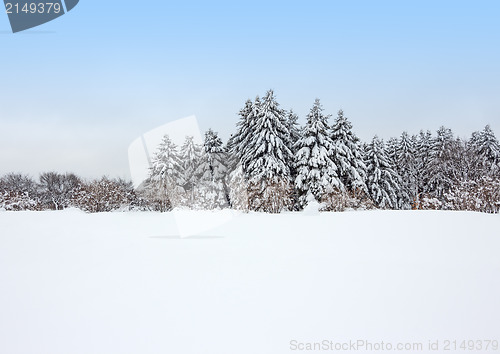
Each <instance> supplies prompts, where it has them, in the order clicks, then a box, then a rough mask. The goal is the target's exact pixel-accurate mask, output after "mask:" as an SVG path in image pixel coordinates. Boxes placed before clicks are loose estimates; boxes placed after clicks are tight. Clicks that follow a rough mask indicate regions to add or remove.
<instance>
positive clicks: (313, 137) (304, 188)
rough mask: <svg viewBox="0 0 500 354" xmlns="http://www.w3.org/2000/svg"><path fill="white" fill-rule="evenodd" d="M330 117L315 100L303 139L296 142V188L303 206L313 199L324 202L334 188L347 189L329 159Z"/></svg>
mask: <svg viewBox="0 0 500 354" xmlns="http://www.w3.org/2000/svg"><path fill="white" fill-rule="evenodd" d="M328 118H329V116H327V115H324V114H323V107H322V106H321V103H320V101H319V99H316V101H315V102H314V105H313V107H312V108H311V110H310V112H309V114H308V115H307V123H306V126H305V127H304V129H303V134H302V137H301V138H300V139H299V140H298V142H297V143H296V149H297V152H296V155H295V161H296V164H295V167H296V170H297V177H296V178H295V187H296V189H297V191H298V193H299V202H300V204H301V206H302V207H304V206H305V205H306V203H307V202H308V201H309V200H310V199H311V196H312V197H314V199H315V200H316V201H318V202H322V201H323V200H324V198H325V197H327V195H329V194H331V193H333V192H334V189H337V190H343V188H344V186H343V185H342V182H341V181H340V179H339V177H338V174H337V170H338V169H337V166H336V165H335V163H334V162H333V161H332V160H331V158H330V154H331V150H332V149H333V142H332V140H331V138H330V137H329V127H328Z"/></svg>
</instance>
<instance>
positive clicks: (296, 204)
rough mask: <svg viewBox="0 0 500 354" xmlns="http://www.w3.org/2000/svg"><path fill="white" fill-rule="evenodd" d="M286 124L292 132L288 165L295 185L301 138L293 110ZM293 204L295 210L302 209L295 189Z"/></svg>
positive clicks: (287, 117) (289, 142) (289, 112)
mask: <svg viewBox="0 0 500 354" xmlns="http://www.w3.org/2000/svg"><path fill="white" fill-rule="evenodd" d="M286 122H287V126H288V131H289V132H290V136H289V141H288V144H287V146H288V148H289V149H290V151H291V152H292V160H291V161H289V162H288V163H287V164H288V166H289V167H290V176H291V180H292V184H293V183H294V181H295V179H296V177H297V169H296V168H295V155H296V153H297V142H298V141H299V139H300V137H301V128H300V126H299V116H298V115H297V114H295V112H294V111H293V110H292V109H290V110H289V111H288V112H286ZM292 204H293V210H299V209H300V207H301V206H300V204H301V203H300V201H299V193H298V191H297V189H296V188H293V193H292Z"/></svg>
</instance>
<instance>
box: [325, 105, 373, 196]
mask: <svg viewBox="0 0 500 354" xmlns="http://www.w3.org/2000/svg"><path fill="white" fill-rule="evenodd" d="M332 141H333V150H332V160H333V162H334V163H335V165H336V166H337V168H338V175H339V177H340V180H341V182H342V185H344V186H345V187H346V188H347V191H349V192H353V193H358V192H361V191H362V192H367V188H366V184H365V179H366V166H365V164H364V162H363V156H362V154H361V148H360V143H359V139H358V137H357V136H356V135H355V134H354V133H353V131H352V124H351V123H350V122H349V120H348V119H347V118H346V117H345V116H344V112H343V111H342V110H340V111H339V112H338V116H337V118H336V120H335V124H334V125H333V127H332Z"/></svg>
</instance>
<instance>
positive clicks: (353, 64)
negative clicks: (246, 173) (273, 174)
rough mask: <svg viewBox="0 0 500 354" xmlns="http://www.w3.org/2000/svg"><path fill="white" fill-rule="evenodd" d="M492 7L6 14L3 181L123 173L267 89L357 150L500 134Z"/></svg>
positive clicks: (119, 8)
mask: <svg viewBox="0 0 500 354" xmlns="http://www.w3.org/2000/svg"><path fill="white" fill-rule="evenodd" d="M499 18H500V3H499V2H498V1H477V2H470V1H439V2H436V1H419V2H407V1H377V2H375V1H348V2H346V1H261V0H258V1H252V2H249V1H239V2H236V1H212V2H202V1H184V2H182V3H180V2H175V3H174V2H169V1H160V0H150V1H147V2H140V3H139V2H132V1H116V0H110V1H106V2H104V1H90V0H80V3H79V5H78V6H77V7H75V9H73V10H72V11H71V12H70V13H68V14H66V15H64V16H62V17H61V18H59V19H56V20H54V21H52V22H50V23H47V24H45V25H43V26H40V27H37V28H35V29H33V30H30V31H27V32H22V33H18V34H12V33H10V26H9V23H8V19H7V15H6V14H4V15H0V43H1V51H2V52H1V53H2V55H1V57H0V65H1V69H2V71H1V72H2V73H1V76H0V93H1V95H0V174H3V173H6V172H9V171H20V172H25V173H29V174H31V175H32V176H34V177H37V175H38V173H39V172H42V171H48V170H55V171H60V172H64V171H72V172H75V173H78V174H80V175H82V176H84V177H97V176H100V175H103V174H106V175H108V176H112V177H125V178H127V177H128V173H129V172H128V160H127V148H128V146H129V144H130V143H131V142H132V141H133V140H134V139H135V138H136V137H138V136H139V135H141V134H142V133H145V132H146V131H149V130H151V129H153V128H155V127H157V126H159V125H162V124H165V123H168V122H170V121H173V120H176V119H180V118H183V117H186V116H189V115H192V114H194V115H196V116H197V118H198V121H199V124H200V126H201V128H202V129H208V128H210V127H211V128H213V129H214V130H216V131H218V132H220V134H221V136H222V137H223V138H224V139H227V137H229V134H230V133H231V132H233V131H234V128H235V124H236V122H237V119H238V117H237V112H238V110H239V109H240V108H241V107H242V106H243V105H244V102H245V100H246V99H247V98H254V97H255V96H256V95H263V94H265V92H266V90H268V89H269V88H273V89H274V90H275V93H276V95H277V98H278V101H279V102H280V104H281V105H282V107H283V108H286V109H289V108H293V109H294V110H295V111H296V112H297V113H298V114H299V115H300V118H301V123H303V122H304V120H305V115H306V114H307V112H308V110H309V109H310V107H311V106H312V103H313V102H314V99H315V98H316V97H318V98H320V99H321V101H322V103H323V106H324V108H325V110H326V112H327V113H330V114H333V115H335V113H336V111H337V110H338V109H339V108H342V109H343V110H344V112H345V114H346V116H348V117H349V118H350V120H351V122H352V123H353V125H354V130H355V132H356V133H357V135H358V136H359V137H360V138H361V139H362V140H365V141H367V140H369V139H371V137H372V136H373V135H375V134H377V135H379V136H381V137H383V138H386V139H387V138H389V137H391V136H398V135H400V134H401V132H403V131H408V132H410V133H418V131H419V130H420V129H430V130H432V131H435V130H436V129H437V128H438V127H439V126H441V125H445V126H447V127H450V128H451V129H452V130H453V131H454V132H455V134H456V135H459V136H462V137H468V136H469V135H470V134H471V133H472V131H475V130H481V129H482V128H483V127H484V126H485V125H486V124H490V125H491V126H492V128H493V130H494V131H495V132H496V133H497V137H498V136H500V99H499V98H498V97H499V96H500V95H499V94H500V46H499V43H500V21H499V20H498V19H499Z"/></svg>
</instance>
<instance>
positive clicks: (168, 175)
mask: <svg viewBox="0 0 500 354" xmlns="http://www.w3.org/2000/svg"><path fill="white" fill-rule="evenodd" d="M185 183H186V182H185V180H184V178H183V175H182V166H181V160H180V157H179V153H178V151H177V146H176V145H175V144H174V143H173V142H172V140H170V138H169V136H168V135H165V136H164V137H163V139H162V141H161V143H160V145H159V146H158V150H157V152H156V153H155V155H154V157H153V161H152V164H151V168H150V175H149V179H148V181H146V186H145V189H146V195H147V196H148V198H151V199H152V200H153V201H154V202H155V203H156V204H157V205H158V209H159V210H161V211H166V210H169V209H171V208H174V207H176V206H178V205H179V204H180V203H181V201H182V197H183V195H184V189H183V188H182V186H183V185H184V184H185Z"/></svg>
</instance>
